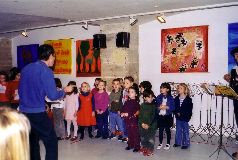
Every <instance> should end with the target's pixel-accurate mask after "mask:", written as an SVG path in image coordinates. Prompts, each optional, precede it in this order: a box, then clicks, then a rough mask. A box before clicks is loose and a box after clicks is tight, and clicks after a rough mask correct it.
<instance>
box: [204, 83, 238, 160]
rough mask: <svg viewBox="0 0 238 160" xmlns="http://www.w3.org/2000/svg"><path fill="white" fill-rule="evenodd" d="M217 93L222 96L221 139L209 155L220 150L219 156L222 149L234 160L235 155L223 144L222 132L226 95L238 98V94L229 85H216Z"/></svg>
mask: <svg viewBox="0 0 238 160" xmlns="http://www.w3.org/2000/svg"><path fill="white" fill-rule="evenodd" d="M214 92H215V94H216V95H217V96H221V97H222V101H221V103H222V104H221V125H220V136H219V137H220V139H219V145H218V147H217V149H216V150H215V151H214V152H213V153H212V154H211V155H210V156H209V157H212V156H213V155H214V154H215V153H216V152H218V155H217V158H218V156H219V154H220V151H221V150H223V151H224V152H225V153H226V154H227V155H228V156H230V157H231V158H232V159H233V160H235V158H234V157H232V156H231V155H230V154H229V153H228V151H227V150H226V147H225V145H223V142H222V139H223V134H222V127H223V100H224V97H228V98H232V99H234V98H237V97H238V95H237V94H236V92H235V91H234V90H233V89H232V88H231V87H229V86H219V85H216V86H215V91H214Z"/></svg>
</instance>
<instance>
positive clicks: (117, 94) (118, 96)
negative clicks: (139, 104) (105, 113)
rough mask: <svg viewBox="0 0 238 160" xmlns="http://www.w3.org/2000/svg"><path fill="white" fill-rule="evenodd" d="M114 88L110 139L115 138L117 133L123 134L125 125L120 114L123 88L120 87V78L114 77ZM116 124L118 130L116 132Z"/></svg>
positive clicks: (111, 100)
mask: <svg viewBox="0 0 238 160" xmlns="http://www.w3.org/2000/svg"><path fill="white" fill-rule="evenodd" d="M112 87H113V90H112V92H111V94H110V107H109V110H110V113H109V126H110V129H111V135H110V137H109V138H110V139H111V138H114V137H115V136H116V135H122V132H123V125H122V119H121V116H120V111H121V108H122V90H121V87H120V80H119V79H114V80H113V81H112ZM116 126H117V128H118V132H117V133H116Z"/></svg>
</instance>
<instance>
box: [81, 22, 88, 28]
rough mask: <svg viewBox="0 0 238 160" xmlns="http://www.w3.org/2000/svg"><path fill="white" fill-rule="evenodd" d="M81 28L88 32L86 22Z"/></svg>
mask: <svg viewBox="0 0 238 160" xmlns="http://www.w3.org/2000/svg"><path fill="white" fill-rule="evenodd" d="M82 28H83V29H85V30H88V22H84V25H82Z"/></svg>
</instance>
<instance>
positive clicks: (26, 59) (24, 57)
mask: <svg viewBox="0 0 238 160" xmlns="http://www.w3.org/2000/svg"><path fill="white" fill-rule="evenodd" d="M38 48H39V44H30V45H21V46H17V67H18V68H19V69H22V68H23V67H25V66H26V65H27V64H29V63H32V62H35V61H37V60H38Z"/></svg>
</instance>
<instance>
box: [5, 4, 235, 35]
mask: <svg viewBox="0 0 238 160" xmlns="http://www.w3.org/2000/svg"><path fill="white" fill-rule="evenodd" d="M232 2H238V0H90V1H88V0H0V33H2V32H6V31H13V30H20V29H26V28H32V27H37V26H44V25H51V24H58V23H67V21H68V19H70V20H73V21H82V20H89V19H97V18H104V17H113V16H121V15H130V14H137V13H145V12H153V11H163V10H171V9H179V8H187V7H197V6H205V5H214V4H222V3H232ZM236 5H238V4H236ZM105 23H108V22H105ZM9 35H10V34H7V36H9ZM1 36H2V35H0V37H1ZM4 36H6V34H5V35H4ZM10 36H14V34H12V35H10Z"/></svg>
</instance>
